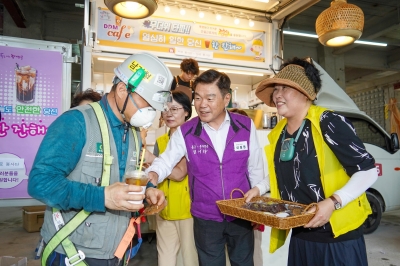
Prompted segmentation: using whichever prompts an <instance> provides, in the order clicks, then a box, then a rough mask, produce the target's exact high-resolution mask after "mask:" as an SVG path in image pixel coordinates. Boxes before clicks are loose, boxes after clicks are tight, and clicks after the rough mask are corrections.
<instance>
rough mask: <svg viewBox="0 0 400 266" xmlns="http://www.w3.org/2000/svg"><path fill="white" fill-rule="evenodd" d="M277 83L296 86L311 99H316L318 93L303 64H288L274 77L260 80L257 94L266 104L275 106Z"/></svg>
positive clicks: (295, 87)
mask: <svg viewBox="0 0 400 266" xmlns="http://www.w3.org/2000/svg"><path fill="white" fill-rule="evenodd" d="M275 84H282V85H286V86H289V87H291V88H294V89H296V90H298V91H300V92H301V93H303V94H304V95H306V96H307V98H308V99H310V100H312V101H313V100H315V97H316V95H317V94H316V93H315V88H314V85H313V83H312V82H311V81H310V79H309V78H308V77H307V76H306V72H305V70H304V68H303V67H302V66H299V65H293V64H290V65H287V66H285V67H284V68H283V69H282V70H281V71H280V72H279V73H278V74H276V75H275V76H274V77H273V78H269V79H265V80H263V81H261V82H260V84H259V85H258V87H257V90H256V96H257V97H258V98H260V100H261V101H263V102H264V103H265V104H266V105H268V106H271V107H275V103H274V102H273V101H272V92H273V91H274V87H275Z"/></svg>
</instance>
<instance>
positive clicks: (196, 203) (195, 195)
mask: <svg viewBox="0 0 400 266" xmlns="http://www.w3.org/2000/svg"><path fill="white" fill-rule="evenodd" d="M230 84H231V82H230V79H229V77H228V76H227V75H226V74H225V73H221V72H218V71H216V70H213V69H210V70H207V71H205V72H204V73H202V74H201V75H200V76H199V77H197V78H196V80H195V81H194V84H193V86H194V89H195V93H194V106H195V108H196V111H197V113H198V117H195V118H193V119H191V120H190V121H188V122H186V123H185V124H183V125H182V126H181V127H179V128H178V129H177V130H176V131H175V133H174V134H173V135H172V136H171V139H170V142H169V143H168V146H167V149H166V151H165V152H164V153H163V154H162V155H161V156H160V157H159V158H157V159H155V160H154V162H153V164H152V166H151V167H150V168H149V169H148V172H149V177H150V179H151V180H152V182H154V183H156V182H157V181H158V183H160V182H162V181H163V180H164V179H165V178H166V177H167V176H168V175H169V174H170V173H171V171H172V168H173V167H174V166H175V165H176V163H178V162H179V161H180V159H181V158H182V157H183V156H185V157H186V159H187V170H188V176H189V190H190V198H191V213H192V216H193V220H194V238H195V243H196V248H197V252H198V256H199V263H200V265H221V266H225V265H226V261H225V260H226V257H225V245H226V246H227V247H228V253H229V259H230V262H231V265H253V264H254V263H253V252H254V235H253V231H252V226H251V223H250V222H249V221H245V220H242V219H235V218H234V217H231V216H227V215H223V214H222V213H221V212H220V211H219V209H218V206H217V204H216V203H215V202H216V201H217V200H223V199H229V198H230V197H231V191H232V190H233V189H235V188H239V189H241V190H242V191H243V192H245V197H246V198H247V201H249V200H250V199H251V198H252V197H254V196H259V195H261V194H264V193H265V192H266V190H267V184H265V183H264V180H263V176H264V173H263V157H262V149H261V147H260V145H259V143H258V140H257V136H256V129H255V126H254V123H253V121H252V120H251V119H250V118H248V117H246V116H243V115H239V114H235V113H229V112H228V111H227V110H226V107H227V106H228V103H229V100H230V98H231V94H230V93H229V88H230ZM232 196H233V198H238V197H242V196H243V195H242V194H241V193H233V195H232Z"/></svg>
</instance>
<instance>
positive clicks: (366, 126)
mask: <svg viewBox="0 0 400 266" xmlns="http://www.w3.org/2000/svg"><path fill="white" fill-rule="evenodd" d="M347 119H349V120H350V121H351V122H352V123H353V126H354V127H355V129H356V133H357V136H358V137H359V138H360V139H361V140H362V142H364V143H369V144H372V145H375V146H378V147H380V148H382V149H385V150H387V146H386V135H385V134H383V132H381V131H380V130H379V129H378V128H377V127H375V126H374V125H373V124H371V123H369V122H368V121H365V120H363V119H358V118H353V117H347Z"/></svg>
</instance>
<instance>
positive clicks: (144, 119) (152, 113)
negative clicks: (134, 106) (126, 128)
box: [129, 107, 156, 128]
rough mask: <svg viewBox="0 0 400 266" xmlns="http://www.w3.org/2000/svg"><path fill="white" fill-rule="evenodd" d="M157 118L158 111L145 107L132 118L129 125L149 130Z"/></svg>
mask: <svg viewBox="0 0 400 266" xmlns="http://www.w3.org/2000/svg"><path fill="white" fill-rule="evenodd" d="M155 117H156V109H154V108H152V107H145V108H141V109H139V110H138V111H137V112H136V113H135V114H134V115H133V116H132V117H131V120H130V121H129V123H130V124H131V126H134V127H143V128H149V127H150V126H151V124H152V123H153V120H154V118H155Z"/></svg>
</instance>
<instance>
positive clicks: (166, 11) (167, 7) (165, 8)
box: [164, 5, 171, 13]
mask: <svg viewBox="0 0 400 266" xmlns="http://www.w3.org/2000/svg"><path fill="white" fill-rule="evenodd" d="M164 11H165V13H169V11H171V8H170V7H169V6H168V5H166V6H165V7H164Z"/></svg>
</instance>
